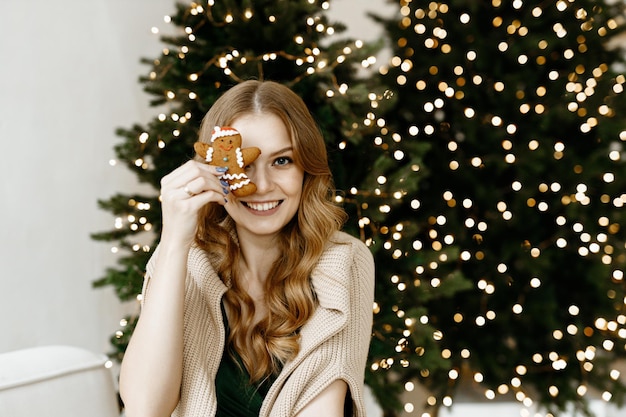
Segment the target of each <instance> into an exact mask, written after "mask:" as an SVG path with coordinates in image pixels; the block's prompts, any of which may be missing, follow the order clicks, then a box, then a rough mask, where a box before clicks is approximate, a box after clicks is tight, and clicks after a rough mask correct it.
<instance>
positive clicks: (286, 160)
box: [274, 156, 293, 166]
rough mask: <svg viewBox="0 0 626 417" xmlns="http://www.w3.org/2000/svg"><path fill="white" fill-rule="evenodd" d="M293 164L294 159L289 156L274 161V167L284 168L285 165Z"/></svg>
mask: <svg viewBox="0 0 626 417" xmlns="http://www.w3.org/2000/svg"><path fill="white" fill-rule="evenodd" d="M292 162H293V159H291V158H289V157H287V156H280V157H278V158H276V159H275V160H274V165H278V166H284V165H289V164H290V163H292Z"/></svg>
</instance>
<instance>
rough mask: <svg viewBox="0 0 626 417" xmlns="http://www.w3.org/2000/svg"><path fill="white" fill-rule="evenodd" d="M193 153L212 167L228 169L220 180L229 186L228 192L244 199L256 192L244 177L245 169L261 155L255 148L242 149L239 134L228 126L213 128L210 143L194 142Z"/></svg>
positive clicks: (251, 183)
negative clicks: (217, 166)
mask: <svg viewBox="0 0 626 417" xmlns="http://www.w3.org/2000/svg"><path fill="white" fill-rule="evenodd" d="M193 148H194V149H195V151H196V152H197V153H198V155H200V156H201V157H202V158H204V160H205V161H206V162H207V163H209V164H212V165H220V166H225V167H228V171H226V173H224V175H222V177H221V178H222V179H224V180H226V181H227V182H228V184H229V188H230V192H232V193H233V194H234V195H235V196H237V197H245V196H247V195H250V194H252V193H254V192H255V191H256V185H255V184H254V183H253V182H252V181H250V178H248V176H247V175H246V170H245V167H246V166H248V165H250V164H251V163H252V162H254V160H255V159H257V158H258V157H259V155H260V154H261V150H260V149H259V148H257V147H250V148H242V147H241V134H240V133H239V132H238V131H237V130H236V129H234V128H232V127H230V126H221V127H220V126H215V127H214V128H213V134H212V135H211V143H210V144H209V143H204V142H196V143H194V145H193Z"/></svg>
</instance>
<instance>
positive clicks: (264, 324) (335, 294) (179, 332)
mask: <svg viewBox="0 0 626 417" xmlns="http://www.w3.org/2000/svg"><path fill="white" fill-rule="evenodd" d="M226 125H228V126H231V127H233V128H235V129H236V130H238V131H239V132H240V133H241V136H242V138H243V147H258V148H259V149H260V150H261V154H260V156H259V157H258V158H257V159H256V160H255V161H254V162H252V163H251V164H250V165H249V166H248V167H247V168H246V174H247V176H248V177H249V178H250V180H251V181H252V182H254V183H255V184H256V187H257V190H256V192H255V193H254V194H251V195H249V196H247V197H242V198H237V197H235V196H233V195H232V194H231V193H229V192H228V189H227V188H226V187H225V185H226V183H224V182H223V180H221V179H220V177H221V176H222V175H223V174H224V171H225V170H224V167H220V166H215V165H210V164H207V163H204V162H203V161H201V160H200V159H199V158H196V160H192V161H189V162H187V163H186V164H184V165H183V166H181V167H179V168H178V169H176V170H174V171H173V172H172V173H170V174H169V175H167V176H165V177H164V178H163V180H162V181H161V199H162V211H163V230H162V234H161V240H160V243H159V247H158V248H157V250H156V251H155V254H154V255H153V257H152V259H151V260H150V262H149V263H148V266H147V274H146V280H145V283H144V294H143V303H142V312H141V315H140V318H139V321H138V323H137V327H136V329H135V331H134V333H133V337H132V340H131V341H130V343H129V345H128V349H127V351H126V354H125V357H124V360H123V363H122V369H121V375H120V392H121V395H122V398H123V401H124V403H125V406H126V415H127V417H147V416H170V415H174V416H198V417H200V416H202V417H206V416H214V415H215V416H257V415H260V416H299V417H307V416H316V417H317V416H331V417H332V416H344V415H354V416H359V417H360V416H364V415H365V410H364V406H363V374H364V369H365V361H366V356H367V351H368V346H369V340H370V333H371V325H372V303H373V291H374V290H373V286H374V282H373V280H374V265H373V261H372V256H371V254H370V252H369V250H368V249H367V247H366V246H365V245H364V244H363V243H362V242H361V241H359V240H357V239H355V238H352V237H350V236H349V235H347V234H345V233H343V232H340V231H339V229H340V228H341V225H342V223H343V221H344V217H345V214H344V212H343V211H342V210H341V209H340V208H339V207H338V206H336V205H335V204H333V202H332V178H331V174H330V170H329V167H328V162H327V156H326V150H325V146H324V141H323V139H322V137H321V134H320V132H319V130H318V128H317V126H316V125H315V122H314V121H313V118H312V117H311V115H310V113H309V112H308V110H307V108H306V106H305V105H304V103H303V101H302V100H301V99H300V98H299V97H298V96H297V95H296V94H295V93H293V92H292V91H291V90H289V89H288V88H287V87H285V86H283V85H281V84H278V83H274V82H260V81H246V82H244V83H241V84H239V85H237V86H236V87H233V88H232V89H230V90H229V91H227V92H226V93H225V94H224V95H223V96H222V97H221V98H220V99H218V100H217V101H216V102H215V104H214V105H213V107H212V108H211V109H210V110H209V112H208V113H207V115H206V116H205V118H204V120H203V122H202V126H201V129H200V135H199V136H200V139H199V140H200V141H201V142H205V143H208V142H209V141H210V138H211V132H212V130H213V128H214V127H215V126H226Z"/></svg>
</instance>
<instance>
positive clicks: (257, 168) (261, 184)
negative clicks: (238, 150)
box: [248, 164, 274, 194]
mask: <svg viewBox="0 0 626 417" xmlns="http://www.w3.org/2000/svg"><path fill="white" fill-rule="evenodd" d="M250 171H251V172H250V173H249V174H248V176H249V177H250V180H251V181H252V182H253V183H254V184H256V192H257V193H258V194H263V193H267V192H268V191H270V190H271V189H272V187H273V184H274V182H273V181H272V174H271V172H269V171H270V168H269V167H267V166H265V165H264V164H254V166H253V167H252V169H251V170H250Z"/></svg>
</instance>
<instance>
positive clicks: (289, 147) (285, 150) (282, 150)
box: [269, 146, 293, 157]
mask: <svg viewBox="0 0 626 417" xmlns="http://www.w3.org/2000/svg"><path fill="white" fill-rule="evenodd" d="M289 151H292V152H293V146H287V147H286V148H282V149H279V150H277V151H275V152H272V153H271V154H270V155H269V156H270V157H271V156H276V155H279V154H281V153H286V152H289Z"/></svg>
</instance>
